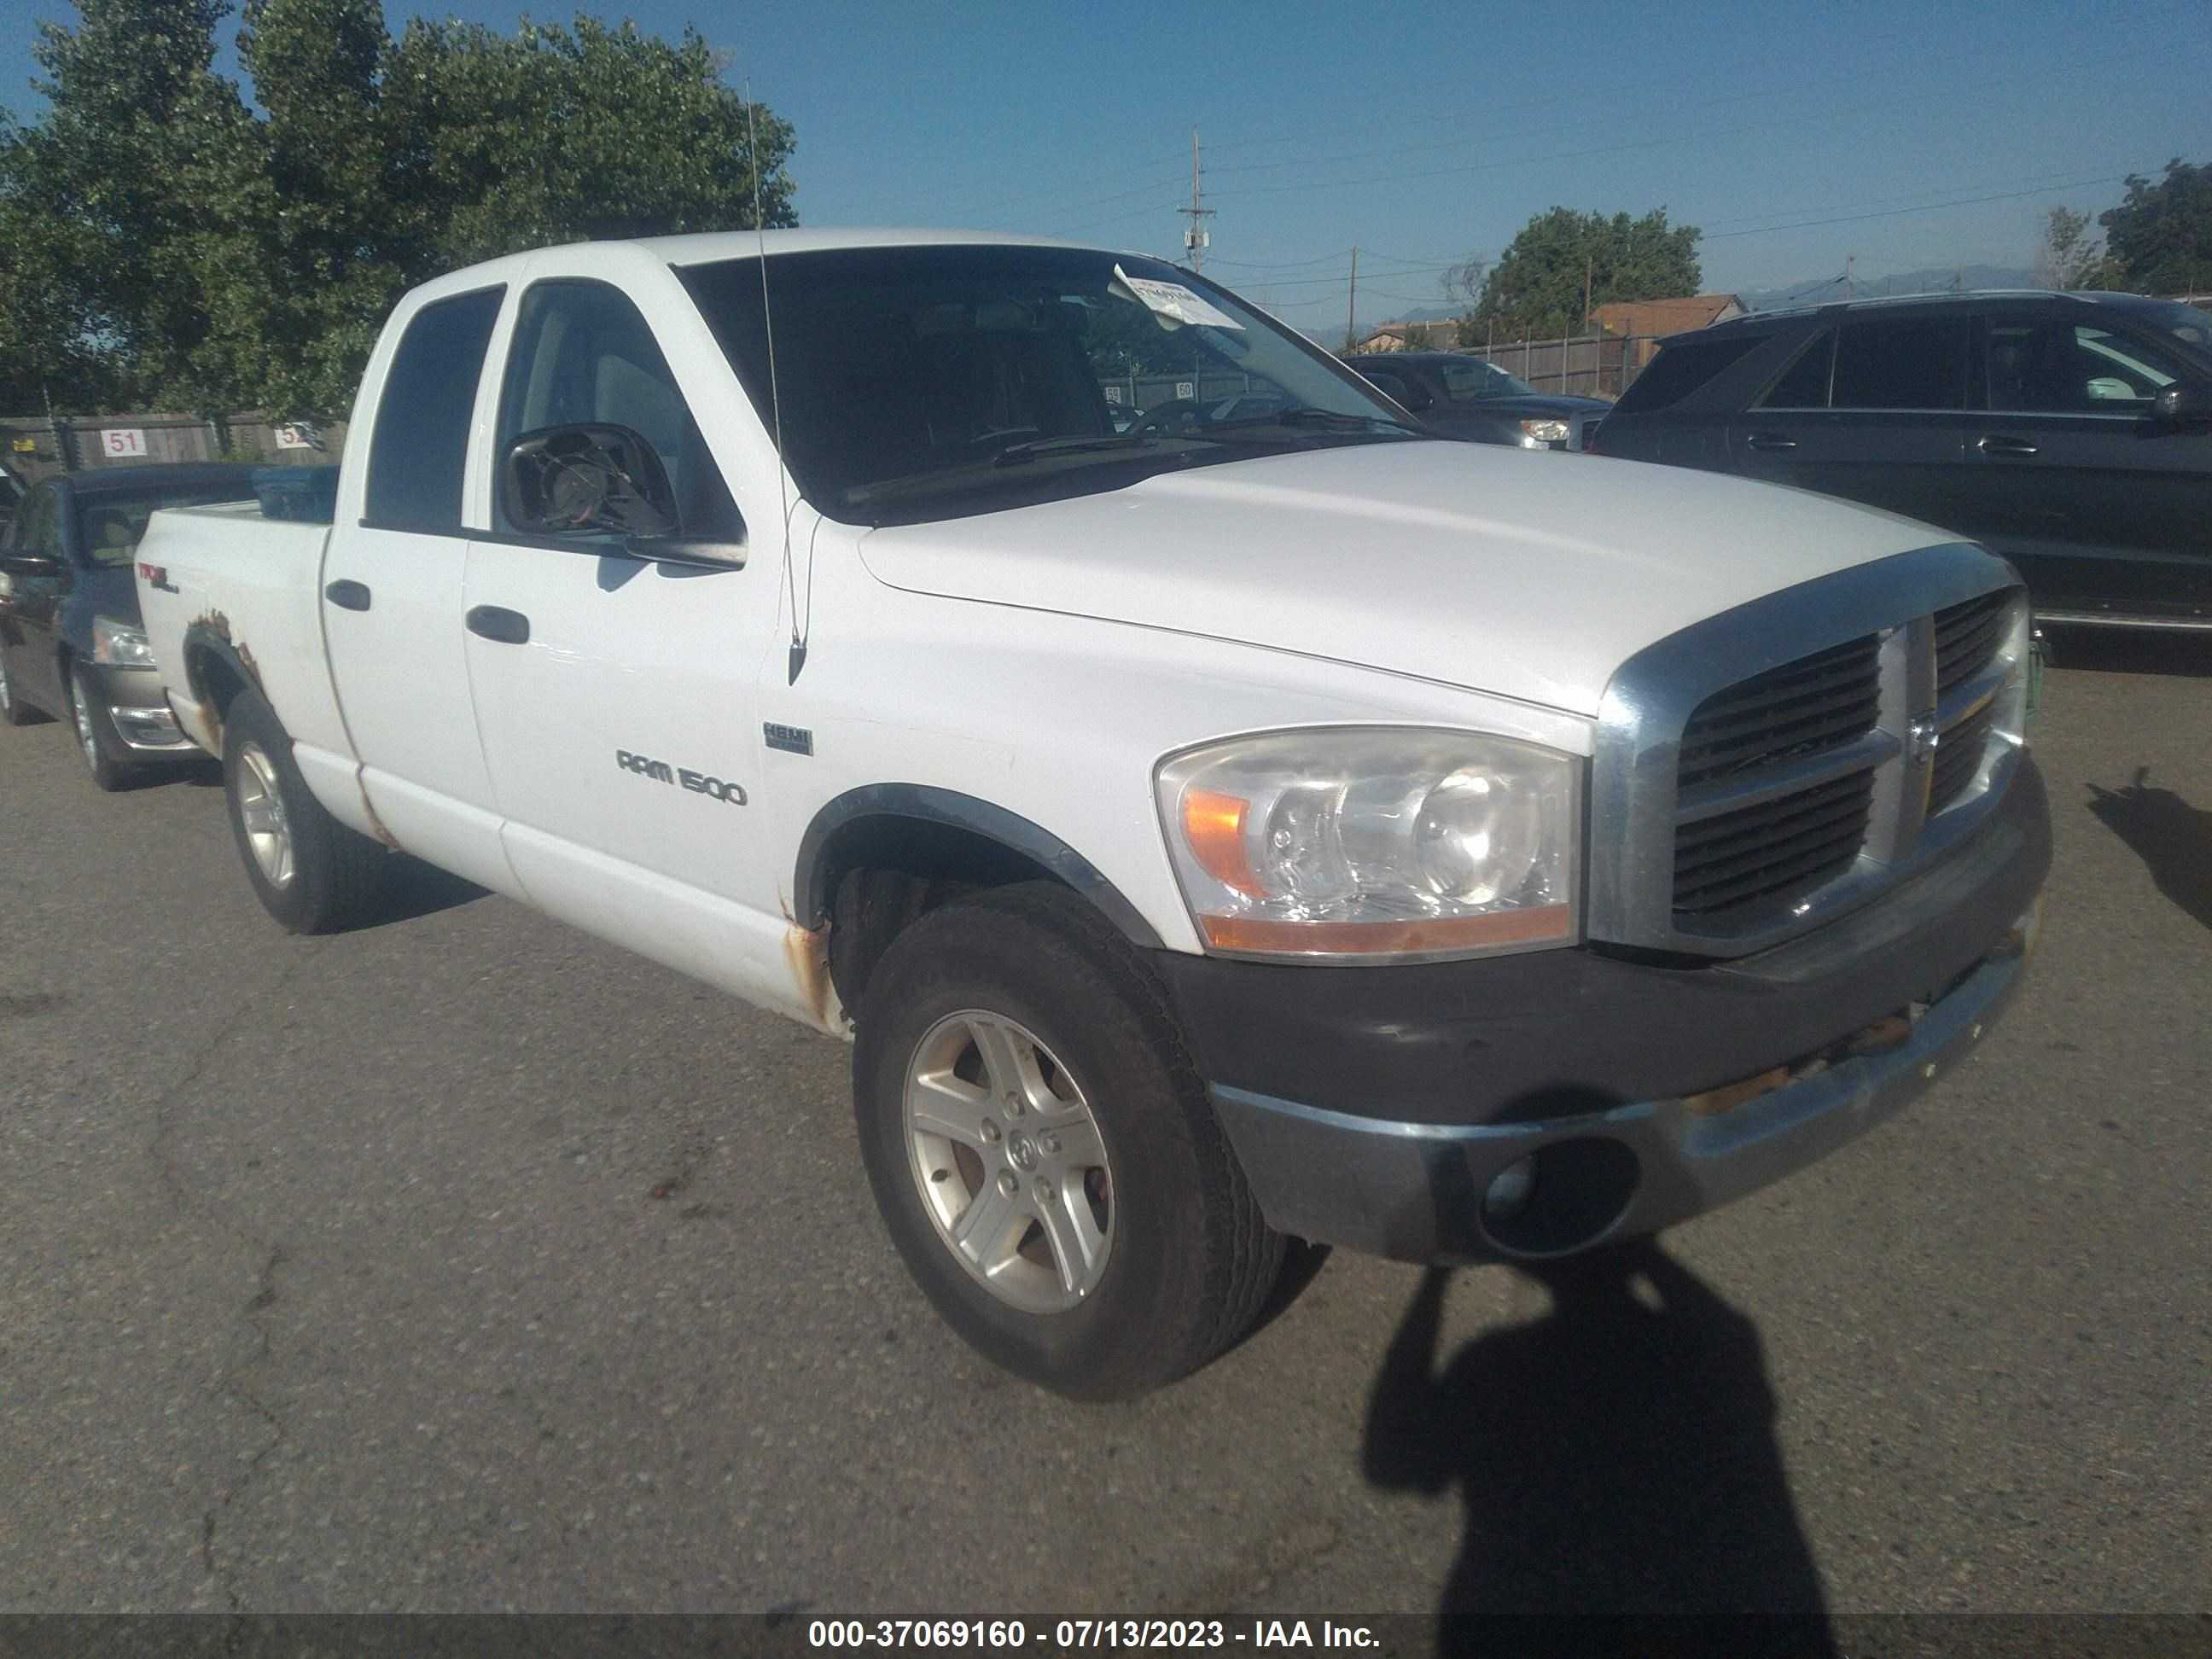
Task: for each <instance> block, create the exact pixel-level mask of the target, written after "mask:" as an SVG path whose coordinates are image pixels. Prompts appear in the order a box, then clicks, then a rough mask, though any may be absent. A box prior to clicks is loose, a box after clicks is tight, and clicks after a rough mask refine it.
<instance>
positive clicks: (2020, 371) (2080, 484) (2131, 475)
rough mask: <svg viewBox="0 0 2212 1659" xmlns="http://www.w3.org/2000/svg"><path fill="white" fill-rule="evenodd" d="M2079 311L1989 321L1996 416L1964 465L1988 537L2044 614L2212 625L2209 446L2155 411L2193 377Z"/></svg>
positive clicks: (2148, 342) (2200, 433)
mask: <svg viewBox="0 0 2212 1659" xmlns="http://www.w3.org/2000/svg"><path fill="white" fill-rule="evenodd" d="M2080 313H2081V307H2069V308H2068V310H2067V311H2066V312H2065V313H2061V314H2044V315H2036V314H2032V313H2031V314H2027V315H2013V316H2007V315H2002V314H2001V315H1996V316H1993V317H1991V318H1990V319H1989V321H1988V325H1987V330H1988V331H1987V335H1986V337H1985V341H1984V361H1985V362H1987V364H1988V380H1989V385H1988V404H1989V408H1988V412H1987V413H1986V414H1985V415H1984V416H1982V417H1981V425H1980V426H1979V427H1978V429H1977V430H1976V432H1975V434H1974V441H1973V442H1972V445H1971V446H1970V451H1969V454H1968V460H1967V465H1968V469H1969V473H1970V477H1971V479H1972V492H1973V494H1974V495H1975V496H1976V497H1977V499H1978V500H1980V501H1984V502H1986V503H1987V507H1986V526H1985V527H1984V528H1983V529H1982V530H1981V531H1980V532H1979V533H1980V534H1981V536H1982V537H1983V538H1984V539H1986V540H1987V541H1988V543H1989V544H1990V546H1991V547H1992V548H1994V549H1995V550H1996V551H1998V552H2000V553H2002V554H2003V555H2004V556H2006V557H2008V558H2009V559H2011V560H2013V561H2014V562H2015V563H2016V564H2018V565H2019V566H2020V568H2021V574H2022V575H2023V576H2024V577H2026V578H2027V586H2028V592H2029V594H2030V596H2031V597H2032V598H2033V600H2034V602H2035V605H2036V608H2037V609H2038V610H2039V611H2046V612H2048V611H2064V612H2080V613H2082V614H2085V615H2090V616H2107V615H2118V616H2134V617H2161V618H2166V619H2171V620H2177V621H2182V620H2186V621H2205V620H2212V536H2208V535H2207V533H2206V529H2205V526H2206V525H2207V523H2208V522H2212V433H2208V432H2207V431H2206V430H2205V428H2203V427H2202V426H2176V425H2172V424H2169V423H2166V422H2160V421H2159V420H2158V419H2156V418H2155V417H2154V415H2153V413H2152V408H2151V400H2152V399H2153V398H2155V397H2156V396H2157V394H2158V393H2159V392H2160V390H2161V389H2163V388H2164V387H2166V386H2172V385H2173V384H2175V383H2176V382H2182V383H2184V384H2194V383H2195V382H2196V380H2197V373H2196V371H2194V370H2192V369H2191V368H2190V367H2189V366H2188V365H2186V364H2185V362H2182V360H2181V359H2180V358H2179V356H2178V355H2177V354H2175V353H2174V352H2172V350H2170V349H2168V348H2167V347H2166V346H2165V345H2163V344H2162V343H2160V342H2159V341H2158V340H2156V339H2154V338H2151V337H2147V336H2143V335H2140V334H2137V333H2135V332H2133V331H2129V330H2126V329H2124V328H2123V327H2120V326H2118V325H2116V323H2114V322H2106V321H2090V322H2085V321H2083V320H2081V315H2080Z"/></svg>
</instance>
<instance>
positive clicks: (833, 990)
mask: <svg viewBox="0 0 2212 1659" xmlns="http://www.w3.org/2000/svg"><path fill="white" fill-rule="evenodd" d="M783 959H784V963H785V964H786V965H787V966H788V967H789V968H790V969H791V977H792V982H793V984H795V985H796V986H797V987H799V1000H800V1002H802V1003H803V1004H805V1007H806V1012H808V1014H809V1015H811V1017H812V1018H813V1021H814V1023H815V1024H817V1025H818V1026H820V1027H821V1028H822V1030H825V1031H828V1032H829V1033H830V1034H831V1035H832V1036H844V1035H845V1034H846V1032H847V1030H848V1029H849V1022H848V1020H847V1019H846V1018H845V1010H844V1007H843V1005H842V1004H841V1003H839V1001H838V1000H837V987H836V986H834V985H832V984H831V983H830V982H829V929H828V928H827V927H798V926H796V925H793V926H792V927H787V928H785V929H784V930H783Z"/></svg>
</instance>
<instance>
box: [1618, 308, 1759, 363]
mask: <svg viewBox="0 0 2212 1659" xmlns="http://www.w3.org/2000/svg"><path fill="white" fill-rule="evenodd" d="M1743 314H1744V304H1743V301H1741V300H1739V299H1738V298H1736V296H1735V295H1733V294H1686V295H1681V296H1680V298H1677V299H1672V300H1608V301H1607V302H1606V303H1605V304H1603V305H1601V306H1597V307H1594V308H1593V309H1592V310H1591V312H1590V321H1591V322H1593V323H1595V325H1597V326H1598V327H1599V328H1601V329H1603V330H1604V331H1606V332H1607V334H1611V335H1615V336H1619V337H1625V338H1628V339H1632V340H1634V341H1635V342H1636V344H1635V346H1634V348H1633V349H1632V352H1631V356H1632V358H1633V360H1634V366H1635V367H1636V368H1643V367H1644V364H1646V363H1648V362H1650V361H1651V359H1652V357H1653V356H1654V355H1655V354H1656V352H1657V351H1658V349H1659V338H1660V337H1662V336H1663V335H1668V334H1680V333H1682V332H1683V331H1686V330H1688V329H1692V328H1708V327H1711V325H1713V324H1715V323H1724V322H1726V321H1727V320H1728V319H1729V318H1731V317H1741V316H1742V315H1743Z"/></svg>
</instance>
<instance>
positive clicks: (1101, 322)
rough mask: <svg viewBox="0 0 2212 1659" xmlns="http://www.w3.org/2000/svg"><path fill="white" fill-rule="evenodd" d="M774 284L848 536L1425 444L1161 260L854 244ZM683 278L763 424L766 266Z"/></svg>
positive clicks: (773, 274) (807, 443)
mask: <svg viewBox="0 0 2212 1659" xmlns="http://www.w3.org/2000/svg"><path fill="white" fill-rule="evenodd" d="M768 270H769V293H770V298H771V301H772V303H773V307H774V319H775V380H776V387H777V391H778V393H779V395H780V398H781V404H782V426H783V448H784V456H785V459H786V461H787V463H788V465H790V468H791V471H792V474H793V477H796V478H797V479H798V480H799V487H800V489H802V490H804V491H805V495H806V497H807V499H808V500H809V501H811V502H813V503H814V504H815V505H816V506H817V507H819V508H820V509H821V510H822V511H823V513H827V514H829V516H830V517H832V518H835V519H841V520H845V521H846V522H848V523H857V524H886V523H894V522H912V521H915V520H924V519H934V518H947V517H952V516H956V515H958V514H961V513H979V512H988V511H994V510H996V509H998V508H1000V507H1011V506H1018V505H1021V504H1023V503H1024V502H1028V501H1041V500H1048V499H1053V498H1056V497H1061V496H1066V495H1077V494H1085V493H1089V492H1092V491H1096V490H1101V489H1118V488H1121V487H1122V486H1124V485H1127V484H1129V483H1135V482H1136V481H1137V480H1138V479H1139V478H1142V477H1149V476H1151V475H1152V474H1153V473H1157V472H1160V471H1167V470H1170V469H1175V468H1181V467H1187V466H1195V465H1208V464H1212V463H1215V462H1220V461H1228V460H1237V459H1244V458H1247V457H1249V456H1252V455H1255V454H1267V453H1284V452H1285V451H1289V450H1293V449H1304V448H1314V447H1328V446H1335V445H1342V444H1349V443H1376V442H1405V441H1412V440H1414V439H1416V438H1419V437H1420V436H1422V435H1421V434H1419V433H1418V432H1416V431H1415V430H1414V429H1413V428H1410V427H1408V426H1407V424H1406V423H1405V421H1404V417H1403V416H1402V415H1401V413H1400V412H1399V411H1398V410H1395V409H1394V408H1393V407H1392V406H1391V405H1390V404H1388V403H1387V402H1385V401H1384V400H1383V399H1382V398H1379V397H1377V396H1376V393H1375V392H1374V391H1373V390H1372V389H1371V388H1370V387H1369V386H1367V385H1366V383H1365V382H1364V381H1363V380H1359V379H1358V377H1356V376H1355V375H1353V374H1351V373H1350V372H1349V371H1347V370H1346V369H1344V368H1341V367H1340V366H1339V365H1337V364H1336V363H1335V362H1334V361H1333V360H1332V359H1330V358H1329V357H1328V356H1325V355H1324V354H1323V353H1322V352H1321V351H1320V350H1318V349H1316V348H1315V347H1314V346H1312V345H1310V343H1307V342H1305V341H1304V340H1303V339H1301V338H1300V337H1297V335H1295V334H1293V333H1291V331H1289V330H1287V329H1285V328H1284V327H1282V326H1281V325H1279V324H1277V323H1276V322H1274V321H1273V319H1269V318H1268V317H1267V316H1265V315H1264V314H1262V313H1260V312H1258V311H1256V310H1255V309H1253V308H1252V307H1249V306H1247V305H1245V304H1243V302H1242V301H1239V300H1237V297H1236V296H1235V295H1231V294H1230V293H1229V292H1228V291H1227V290H1226V289H1220V288H1217V287H1215V286H1214V285H1213V284H1212V283H1208V282H1206V280H1205V279H1204V278H1203V277H1200V276H1196V275H1194V274H1193V273H1191V272H1189V271H1185V270H1178V269H1177V268H1176V267H1174V266H1172V265H1168V264H1162V263H1160V262H1159V261H1158V260H1152V259H1146V258H1139V257H1137V256H1134V255H1131V254H1126V253H1124V254H1115V253H1103V252H1089V251H1087V250H1079V249H1070V248H1042V247H1024V246H922V247H895V248H852V249H836V250H829V251H824V252H814V253H786V254H777V255H774V256H772V257H771V258H770V259H769V266H768ZM677 274H678V276H680V277H681V278H682V279H683V282H684V286H685V287H686V288H688V289H690V292H691V295H692V297H693V298H694V299H695V300H696V301H697V302H698V305H699V308H700V311H701V313H702V314H703V315H704V317H705V319H706V320H707V323H708V326H709V327H710V328H711V329H712V330H713V331H714V337H715V338H716V339H717V340H718V341H719V342H720V344H721V347H722V349H723V351H724V353H725V354H726V356H728V357H729V359H730V362H731V365H732V368H735V369H736V371H737V373H738V378H739V379H740V380H742V381H743V382H744V386H745V389H746V391H747V392H749V393H750V396H751V398H752V399H753V403H754V406H755V407H756V408H757V409H758V410H760V413H761V416H762V418H763V420H764V421H765V420H769V419H771V418H772V416H771V411H770V409H769V368H768V342H767V335H766V331H765V330H764V329H763V326H762V310H761V268H760V265H759V264H758V262H757V260H754V259H750V258H747V259H738V260H729V261H725V262H722V263H719V264H707V265H694V266H690V267H688V268H684V269H681V270H678V273H677Z"/></svg>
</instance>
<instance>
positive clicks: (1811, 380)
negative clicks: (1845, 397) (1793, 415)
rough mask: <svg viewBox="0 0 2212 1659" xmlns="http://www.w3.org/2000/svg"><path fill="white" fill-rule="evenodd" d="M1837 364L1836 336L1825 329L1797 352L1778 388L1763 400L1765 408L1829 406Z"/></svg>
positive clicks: (1762, 407) (1761, 400) (1778, 383)
mask: <svg viewBox="0 0 2212 1659" xmlns="http://www.w3.org/2000/svg"><path fill="white" fill-rule="evenodd" d="M1835 366H1836V337H1835V335H1834V334H1833V333H1832V331H1827V330H1823V331H1821V332H1820V334H1818V335H1816V336H1815V337H1814V340H1813V343H1812V344H1810V345H1808V346H1807V347H1806V348H1805V349H1804V350H1802V351H1801V352H1799V353H1798V354H1797V361H1796V362H1794V363H1792V364H1790V368H1789V369H1788V370H1787V371H1786V372H1785V373H1784V374H1783V376H1782V378H1781V379H1780V380H1777V381H1776V382H1775V383H1774V387H1773V389H1772V390H1771V391H1770V392H1768V393H1767V394H1766V395H1765V397H1764V398H1760V399H1759V407H1760V408H1761V409H1826V407H1827V406H1828V375H1829V374H1830V372H1831V371H1832V369H1833V368H1835Z"/></svg>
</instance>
